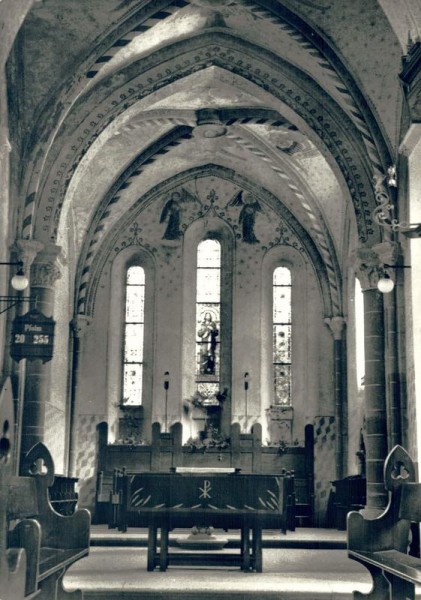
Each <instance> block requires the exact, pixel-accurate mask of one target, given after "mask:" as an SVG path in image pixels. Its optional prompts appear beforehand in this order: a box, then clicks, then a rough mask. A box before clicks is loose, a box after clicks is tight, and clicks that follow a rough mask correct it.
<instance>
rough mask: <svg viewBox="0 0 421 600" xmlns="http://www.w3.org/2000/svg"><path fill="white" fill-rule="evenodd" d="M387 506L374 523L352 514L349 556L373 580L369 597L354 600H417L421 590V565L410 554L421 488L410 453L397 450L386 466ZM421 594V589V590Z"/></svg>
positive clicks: (420, 515)
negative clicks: (418, 590) (360, 565)
mask: <svg viewBox="0 0 421 600" xmlns="http://www.w3.org/2000/svg"><path fill="white" fill-rule="evenodd" d="M384 482H385V487H386V489H387V490H388V491H389V496H390V497H389V504H388V506H387V508H386V510H385V511H384V512H383V514H381V515H380V516H379V517H378V518H376V519H372V520H369V519H365V518H364V516H363V515H362V514H361V513H358V512H350V513H349V514H348V555H349V557H350V558H352V559H354V560H356V561H358V562H359V563H361V564H362V565H364V566H365V567H366V568H367V569H368V570H369V572H370V574H371V576H372V578H373V588H372V591H371V592H370V593H369V594H362V593H361V592H354V599H355V600H362V599H363V598H369V599H370V600H383V599H392V600H414V599H415V591H416V589H417V587H418V586H421V560H420V558H418V557H416V556H411V555H409V554H408V547H409V544H410V532H411V522H412V523H414V522H416V523H420V521H421V484H420V483H416V482H415V468H414V464H413V462H412V460H411V458H410V457H409V455H408V453H407V452H406V450H404V449H403V448H402V447H401V446H395V448H393V450H392V451H391V452H390V453H389V455H388V457H387V459H386V462H385V465H384ZM419 589H421V587H420V588H419Z"/></svg>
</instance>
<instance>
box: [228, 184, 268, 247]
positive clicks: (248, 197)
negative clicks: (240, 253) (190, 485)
mask: <svg viewBox="0 0 421 600" xmlns="http://www.w3.org/2000/svg"><path fill="white" fill-rule="evenodd" d="M227 206H241V207H242V208H241V211H240V214H239V217H238V223H239V224H240V225H242V231H243V242H246V243H247V244H258V243H259V240H258V239H257V237H256V236H255V234H254V224H255V221H256V213H257V212H262V207H261V206H260V203H259V202H258V200H256V199H255V198H254V196H253V195H252V194H250V193H247V192H244V191H243V190H240V191H239V192H237V194H235V196H234V197H233V198H232V200H230V202H228V204H227Z"/></svg>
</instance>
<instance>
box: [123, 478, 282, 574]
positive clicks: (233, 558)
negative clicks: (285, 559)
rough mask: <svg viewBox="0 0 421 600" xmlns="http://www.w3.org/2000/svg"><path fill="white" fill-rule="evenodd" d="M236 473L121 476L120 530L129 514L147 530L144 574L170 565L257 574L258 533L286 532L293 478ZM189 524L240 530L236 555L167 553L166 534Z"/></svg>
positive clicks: (196, 552) (125, 524) (258, 563)
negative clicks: (227, 568) (236, 569)
mask: <svg viewBox="0 0 421 600" xmlns="http://www.w3.org/2000/svg"><path fill="white" fill-rule="evenodd" d="M238 471H239V470H238V469H187V468H178V469H174V470H173V472H170V473H141V474H132V475H130V474H125V475H123V476H122V477H123V482H122V484H123V485H122V488H121V489H122V505H121V525H120V529H121V530H123V531H126V530H127V523H128V519H129V515H130V516H131V519H130V521H131V522H135V523H136V526H139V527H148V566H147V568H148V571H153V570H154V569H155V567H159V568H160V570H161V571H165V570H166V569H167V567H168V566H169V565H206V566H217V565H220V566H239V567H241V569H242V570H243V571H249V570H255V571H257V572H261V571H262V568H263V565H262V529H282V531H284V532H286V525H287V504H288V502H289V501H290V494H291V491H293V488H292V489H291V485H292V486H293V478H291V477H290V476H289V475H288V474H285V475H260V474H252V473H250V474H242V473H239V472H238ZM133 517H134V518H133ZM194 526H198V527H215V528H221V529H224V530H226V531H227V530H229V529H240V530H241V544H240V552H239V553H228V552H226V551H223V552H217V551H215V550H214V551H212V552H207V553H205V552H198V551H194V552H170V551H169V543H168V538H169V532H170V531H171V530H172V529H174V528H191V527H194ZM158 529H160V544H159V550H158V541H157V540H158Z"/></svg>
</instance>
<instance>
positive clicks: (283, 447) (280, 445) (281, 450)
mask: <svg viewBox="0 0 421 600" xmlns="http://www.w3.org/2000/svg"><path fill="white" fill-rule="evenodd" d="M266 445H267V446H268V447H269V448H277V449H278V454H281V455H282V454H286V453H287V452H288V448H290V447H291V446H299V445H300V442H299V441H298V439H296V440H295V441H294V442H293V443H292V444H287V443H286V442H285V440H279V442H271V441H267V442H266Z"/></svg>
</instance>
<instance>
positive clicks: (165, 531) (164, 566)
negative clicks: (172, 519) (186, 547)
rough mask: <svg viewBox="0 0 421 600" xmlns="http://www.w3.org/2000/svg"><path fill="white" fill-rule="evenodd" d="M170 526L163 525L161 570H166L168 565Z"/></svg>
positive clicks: (160, 557) (160, 554) (160, 556)
mask: <svg viewBox="0 0 421 600" xmlns="http://www.w3.org/2000/svg"><path fill="white" fill-rule="evenodd" d="M168 533H169V530H168V526H167V525H163V526H162V527H161V545H160V552H159V570H160V571H166V570H167V566H168Z"/></svg>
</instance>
